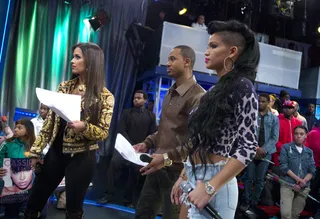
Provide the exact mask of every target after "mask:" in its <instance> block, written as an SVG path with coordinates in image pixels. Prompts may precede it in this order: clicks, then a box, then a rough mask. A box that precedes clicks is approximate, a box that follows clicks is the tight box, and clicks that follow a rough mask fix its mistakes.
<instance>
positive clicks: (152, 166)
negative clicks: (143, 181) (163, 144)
mask: <svg viewBox="0 0 320 219" xmlns="http://www.w3.org/2000/svg"><path fill="white" fill-rule="evenodd" d="M151 157H152V161H151V162H150V163H149V164H148V165H147V166H145V167H142V168H141V169H140V172H141V174H142V175H143V176H144V175H148V174H150V173H153V172H155V171H157V170H160V169H161V168H163V167H164V157H163V154H152V155H151Z"/></svg>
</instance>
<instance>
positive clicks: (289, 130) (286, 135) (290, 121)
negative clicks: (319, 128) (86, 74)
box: [272, 100, 302, 166]
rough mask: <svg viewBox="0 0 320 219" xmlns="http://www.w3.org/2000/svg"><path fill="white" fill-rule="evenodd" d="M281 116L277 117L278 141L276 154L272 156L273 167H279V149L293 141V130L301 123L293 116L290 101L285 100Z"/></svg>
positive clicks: (292, 107) (292, 104)
mask: <svg viewBox="0 0 320 219" xmlns="http://www.w3.org/2000/svg"><path fill="white" fill-rule="evenodd" d="M282 108H283V114H280V115H279V116H278V118H279V129H280V132H279V140H278V142H277V144H276V148H277V152H276V153H274V154H273V155H272V159H273V162H274V163H275V166H279V165H280V163H279V156H280V151H281V148H282V146H283V145H284V144H287V143H290V142H293V140H294V128H295V127H297V126H301V125H302V122H301V121H300V120H298V119H296V118H295V117H294V116H293V112H294V103H293V101H291V100H287V101H285V102H284V103H283V105H282Z"/></svg>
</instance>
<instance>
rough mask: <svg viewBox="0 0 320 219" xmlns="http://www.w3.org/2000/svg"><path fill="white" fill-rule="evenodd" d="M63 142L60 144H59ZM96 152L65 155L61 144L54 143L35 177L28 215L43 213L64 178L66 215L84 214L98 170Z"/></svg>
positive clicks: (27, 210)
mask: <svg viewBox="0 0 320 219" xmlns="http://www.w3.org/2000/svg"><path fill="white" fill-rule="evenodd" d="M59 143H60V142H59ZM95 162H96V160H95V151H87V152H82V153H77V154H74V155H73V156H71V155H70V154H63V153H62V147H61V144H60V145H59V144H55V143H54V144H53V145H52V147H51V148H50V149H49V151H48V153H47V155H46V156H45V158H44V164H43V168H42V171H41V173H40V174H39V175H37V176H36V178H35V180H34V184H33V187H32V190H31V192H30V196H29V200H28V203H27V209H26V212H28V213H37V212H41V211H42V209H43V208H44V206H45V205H46V202H47V200H48V198H49V197H50V196H51V194H52V193H53V192H54V191H55V189H56V188H57V186H58V185H59V183H60V182H61V180H62V179H63V177H64V176H65V181H66V188H65V189H66V199H67V200H66V201H67V203H66V204H67V212H69V213H76V212H81V211H82V205H83V201H84V198H85V195H86V192H87V189H88V186H89V184H90V182H91V180H92V177H93V172H94V169H95Z"/></svg>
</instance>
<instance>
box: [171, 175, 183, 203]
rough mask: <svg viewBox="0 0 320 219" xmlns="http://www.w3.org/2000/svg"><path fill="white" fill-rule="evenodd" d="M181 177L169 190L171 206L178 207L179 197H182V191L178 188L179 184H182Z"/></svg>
mask: <svg viewBox="0 0 320 219" xmlns="http://www.w3.org/2000/svg"><path fill="white" fill-rule="evenodd" d="M182 181H183V179H182V177H179V178H178V180H177V181H176V183H175V184H174V185H173V187H172V190H171V195H170V196H171V202H172V204H176V205H179V204H181V203H180V196H181V195H182V190H181V188H180V184H181V183H182Z"/></svg>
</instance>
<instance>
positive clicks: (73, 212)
mask: <svg viewBox="0 0 320 219" xmlns="http://www.w3.org/2000/svg"><path fill="white" fill-rule="evenodd" d="M72 50H73V59H72V60H71V64H72V74H73V75H74V76H75V79H72V80H69V81H65V82H62V83H61V84H60V85H59V87H58V92H60V93H65V94H74V95H81V97H82V101H81V121H73V122H72V123H67V122H66V121H65V120H63V119H62V118H61V117H59V116H58V115H57V114H55V113H54V112H52V111H51V110H50V112H49V114H48V116H47V118H46V120H45V122H44V125H43V127H42V129H41V131H40V134H39V136H38V137H37V139H36V141H35V143H34V144H33V145H32V147H31V150H30V153H29V157H31V158H32V166H34V167H35V166H36V165H37V164H38V163H42V167H41V172H40V173H39V174H37V176H36V178H35V181H34V184H33V188H32V191H31V193H30V196H29V200H28V204H27V209H26V212H25V218H26V219H36V218H40V214H41V213H40V212H41V211H42V209H43V207H44V206H45V204H46V202H47V200H48V198H49V197H50V195H51V194H52V193H53V192H54V190H55V189H56V187H57V186H58V185H59V183H60V182H61V180H62V179H63V177H64V176H65V180H66V197H67V211H66V218H67V219H76V218H83V217H84V216H83V215H84V213H83V209H82V205H83V201H84V197H85V194H86V191H87V188H88V186H89V184H90V182H91V180H92V176H93V171H94V167H95V150H96V149H98V145H97V142H98V141H101V140H104V139H106V138H107V137H108V135H109V127H110V122H111V118H112V113H113V106H114V97H113V95H112V93H111V92H110V91H108V90H107V89H106V88H105V79H104V73H105V72H104V70H105V69H104V54H103V51H102V50H101V48H100V47H99V46H97V45H96V44H93V43H79V44H77V45H75V46H74V47H73V48H72ZM47 144H49V145H51V147H50V149H49V151H48V153H47V154H46V156H45V157H44V160H43V162H42V161H40V155H41V152H42V150H43V149H44V147H45V146H46V145H47Z"/></svg>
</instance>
